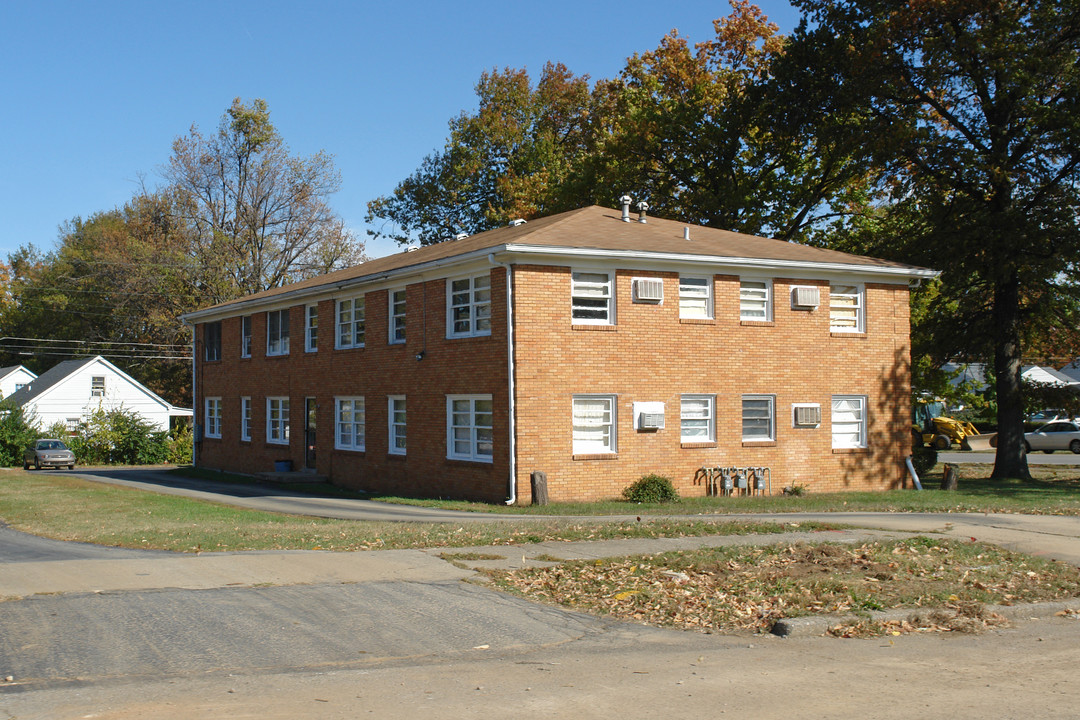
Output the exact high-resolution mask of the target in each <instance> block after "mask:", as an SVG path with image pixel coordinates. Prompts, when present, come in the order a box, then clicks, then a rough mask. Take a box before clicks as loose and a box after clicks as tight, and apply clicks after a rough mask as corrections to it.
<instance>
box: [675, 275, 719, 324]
mask: <svg viewBox="0 0 1080 720" xmlns="http://www.w3.org/2000/svg"><path fill="white" fill-rule="evenodd" d="M712 316H713V283H712V278H707V277H680V278H679V317H681V318H697V319H702V320H710V319H712Z"/></svg>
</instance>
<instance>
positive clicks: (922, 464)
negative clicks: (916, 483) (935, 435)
mask: <svg viewBox="0 0 1080 720" xmlns="http://www.w3.org/2000/svg"><path fill="white" fill-rule="evenodd" d="M911 464H912V465H914V466H915V474H916V475H918V476H919V479H920V480H922V478H923V477H924V476H925V475H926V473H928V472H930V471H931V470H933V469H934V466H935V465H937V450H935V449H934V448H932V447H929V446H923V447H917V448H913V449H912V451H911Z"/></svg>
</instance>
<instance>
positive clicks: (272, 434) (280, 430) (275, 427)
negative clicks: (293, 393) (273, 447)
mask: <svg viewBox="0 0 1080 720" xmlns="http://www.w3.org/2000/svg"><path fill="white" fill-rule="evenodd" d="M266 442H269V443H275V444H278V445H288V444H289V398H287V397H269V398H266Z"/></svg>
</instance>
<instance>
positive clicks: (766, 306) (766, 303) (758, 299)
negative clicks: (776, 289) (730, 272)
mask: <svg viewBox="0 0 1080 720" xmlns="http://www.w3.org/2000/svg"><path fill="white" fill-rule="evenodd" d="M739 319H740V320H765V321H768V320H772V282H771V281H770V280H740V282H739Z"/></svg>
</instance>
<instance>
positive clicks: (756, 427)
mask: <svg viewBox="0 0 1080 720" xmlns="http://www.w3.org/2000/svg"><path fill="white" fill-rule="evenodd" d="M775 407H776V400H775V398H774V397H773V396H772V395H743V396H742V439H743V440H745V441H751V442H752V441H755V440H775V439H776V413H775V412H774V410H775Z"/></svg>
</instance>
